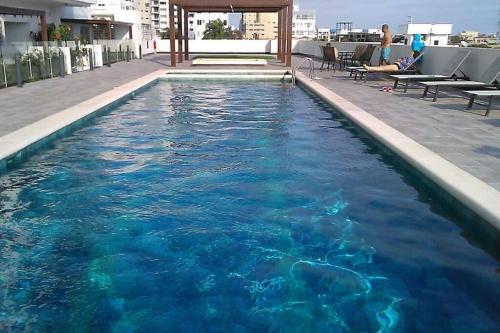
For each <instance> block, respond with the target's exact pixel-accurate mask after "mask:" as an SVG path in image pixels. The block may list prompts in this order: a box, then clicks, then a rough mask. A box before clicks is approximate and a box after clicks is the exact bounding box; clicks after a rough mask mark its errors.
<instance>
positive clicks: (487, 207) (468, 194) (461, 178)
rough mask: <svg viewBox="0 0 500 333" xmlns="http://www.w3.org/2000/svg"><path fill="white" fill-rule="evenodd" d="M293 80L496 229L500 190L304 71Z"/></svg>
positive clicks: (498, 224)
mask: <svg viewBox="0 0 500 333" xmlns="http://www.w3.org/2000/svg"><path fill="white" fill-rule="evenodd" d="M297 81H298V82H299V83H300V84H302V85H304V86H305V87H306V88H307V89H309V90H311V91H312V92H313V93H315V94H316V95H318V96H319V97H320V98H322V99H323V100H324V101H325V102H327V103H328V104H330V105H331V106H333V107H334V108H335V109H336V110H338V111H339V112H340V113H341V114H342V115H344V116H345V117H346V118H347V119H349V120H350V121H352V122H353V123H354V124H356V125H357V126H358V127H360V128H361V129H363V130H364V131H365V132H367V133H368V134H369V135H371V136H372V137H374V138H375V139H376V140H378V141H379V142H380V143H382V144H383V145H384V146H386V147H387V148H388V149H390V150H391V151H392V152H394V153H395V154H397V155H398V156H399V157H400V158H402V159H403V160H405V161H406V162H407V163H409V164H410V165H411V166H413V167H414V168H416V169H417V170H418V171H419V172H421V173H422V174H424V175H425V176H427V177H428V178H429V179H430V180H431V181H433V182H434V183H435V184H437V185H438V186H440V187H441V188H442V189H444V190H445V191H447V192H448V193H449V194H450V195H452V196H453V197H455V198H456V199H457V200H458V201H460V202H461V203H462V204H464V205H465V206H466V207H468V208H469V209H471V210H472V211H473V212H475V213H476V214H478V215H479V216H480V217H482V218H483V219H485V220H486V221H487V222H489V223H490V224H491V225H492V226H493V227H495V229H496V230H500V192H498V191H497V190H496V189H495V188H493V187H492V186H490V185H488V184H486V183H485V182H483V181H482V180H480V179H478V178H476V177H474V176H473V175H471V174H469V173H468V172H466V171H464V170H462V169H460V168H459V167H457V166H456V165H454V164H453V163H451V162H449V161H448V160H446V159H444V158H443V157H441V156H439V155H438V154H436V153H435V152H433V151H432V150H430V149H428V148H426V147H424V146H423V145H421V144H419V143H418V142H416V141H414V140H412V139H410V138H409V137H407V136H406V135H404V134H403V133H401V132H399V131H398V130H396V129H394V128H393V127H391V126H389V125H387V124H386V123H384V122H383V121H381V120H380V119H378V118H376V117H374V116H373V115H371V114H370V113H368V112H367V111H365V110H363V109H362V108H360V107H358V106H356V105H354V104H353V103H351V102H349V101H347V100H346V99H344V98H343V97H340V96H339V95H337V94H336V93H334V92H333V91H331V90H329V89H328V88H326V87H324V86H322V85H321V84H319V83H317V82H316V81H314V80H312V79H310V78H308V77H307V76H305V75H304V74H302V73H297Z"/></svg>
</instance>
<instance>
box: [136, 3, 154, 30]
mask: <svg viewBox="0 0 500 333" xmlns="http://www.w3.org/2000/svg"><path fill="white" fill-rule="evenodd" d="M137 5H138V8H139V11H140V13H141V24H142V27H143V30H150V29H151V8H150V5H151V0H137Z"/></svg>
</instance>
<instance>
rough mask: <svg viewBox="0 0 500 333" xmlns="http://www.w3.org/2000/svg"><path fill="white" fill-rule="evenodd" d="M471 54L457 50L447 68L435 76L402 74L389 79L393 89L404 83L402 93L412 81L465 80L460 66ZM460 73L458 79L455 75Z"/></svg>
mask: <svg viewBox="0 0 500 333" xmlns="http://www.w3.org/2000/svg"><path fill="white" fill-rule="evenodd" d="M470 54H471V51H468V50H457V51H456V52H455V57H454V58H452V59H451V60H450V61H449V62H448V66H447V67H446V68H444V69H443V70H442V71H441V72H440V73H438V74H435V75H422V74H420V75H419V74H416V75H411V74H409V75H404V74H397V75H391V76H390V78H392V79H394V89H397V88H398V85H399V83H400V82H404V83H405V84H404V92H407V91H408V87H409V84H410V82H414V81H443V80H447V79H455V80H458V79H466V78H467V76H466V75H465V74H464V72H462V71H461V70H460V66H462V65H463V63H464V62H465V60H467V58H468V57H469V55H470ZM458 71H460V72H461V73H462V75H463V76H462V77H459V76H458V75H457V72H458Z"/></svg>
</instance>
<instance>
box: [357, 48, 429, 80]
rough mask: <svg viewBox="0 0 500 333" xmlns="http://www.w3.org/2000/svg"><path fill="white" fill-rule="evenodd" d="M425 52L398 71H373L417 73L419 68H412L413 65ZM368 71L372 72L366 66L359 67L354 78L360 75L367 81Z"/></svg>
mask: <svg viewBox="0 0 500 333" xmlns="http://www.w3.org/2000/svg"><path fill="white" fill-rule="evenodd" d="M424 53H425V52H422V53H420V55H419V56H418V57H416V58H415V59H413V61H412V62H411V63H409V64H408V66H406V67H404V68H402V69H400V70H397V71H384V72H379V71H377V72H373V73H377V74H378V73H382V74H390V73H396V72H397V73H400V74H416V73H417V70H415V69H410V68H412V67H414V65H415V63H416V62H417V61H419V60H420V59H421V58H422V57H423V55H424ZM368 73H372V72H370V71H369V70H367V69H365V68H362V69H357V70H356V71H355V76H354V80H357V79H358V75H359V76H360V79H361V80H362V79H363V77H364V78H365V82H366V81H368Z"/></svg>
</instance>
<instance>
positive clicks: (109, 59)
mask: <svg viewBox="0 0 500 333" xmlns="http://www.w3.org/2000/svg"><path fill="white" fill-rule="evenodd" d="M106 58H107V60H108V61H107V62H108V67H111V51H110V50H109V46H108V47H107V48H106Z"/></svg>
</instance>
